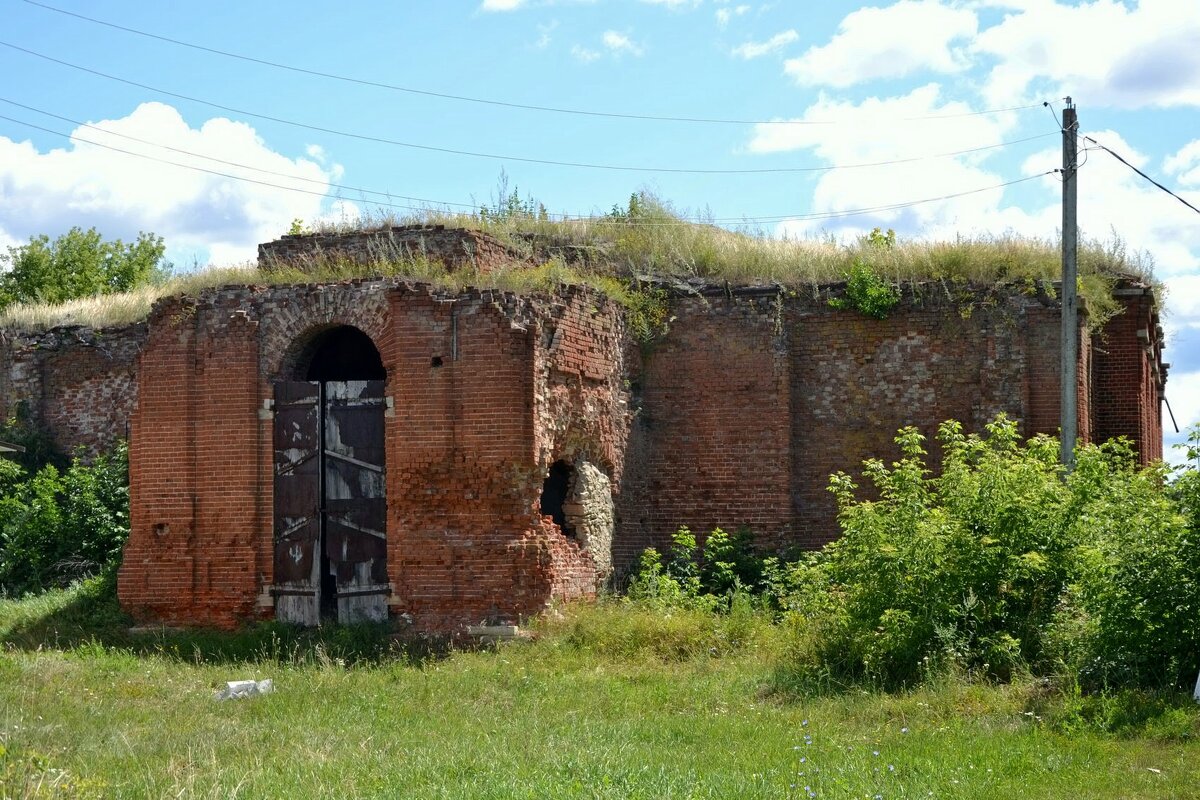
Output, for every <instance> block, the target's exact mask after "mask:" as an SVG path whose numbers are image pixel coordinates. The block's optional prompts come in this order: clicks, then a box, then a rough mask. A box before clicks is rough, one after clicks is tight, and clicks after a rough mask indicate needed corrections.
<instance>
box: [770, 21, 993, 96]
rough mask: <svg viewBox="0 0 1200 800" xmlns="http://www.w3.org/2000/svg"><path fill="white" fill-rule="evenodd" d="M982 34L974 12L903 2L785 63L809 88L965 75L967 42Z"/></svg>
mask: <svg viewBox="0 0 1200 800" xmlns="http://www.w3.org/2000/svg"><path fill="white" fill-rule="evenodd" d="M977 29H978V20H977V19H976V16H975V14H974V12H972V11H970V10H968V9H965V8H958V7H955V6H952V5H948V4H943V3H941V2H938V0H901V2H899V3H896V4H894V5H891V6H888V7H886V8H874V7H871V8H863V9H860V10H858V11H855V12H853V13H851V14H849V15H848V16H847V17H846V18H845V19H843V20H842V22H841V24H840V25H839V26H838V32H837V34H836V35H835V36H834V37H833V38H832V39H831V40H830V41H829V43H828V44H825V45H821V46H819V47H812V48H810V49H809V50H808V51H806V52H805V53H804V54H803V55H801V56H800V57H798V58H792V59H788V60H787V61H786V62H785V63H784V70H785V72H786V73H787V74H788V75H790V76H791V77H792V78H793V79H794V80H795V81H796V82H797V83H799V84H801V85H805V86H833V87H837V88H845V87H847V86H853V85H855V84H858V83H862V82H864V81H870V80H876V79H880V78H901V77H904V76H906V75H910V74H913V73H916V72H919V71H922V70H929V71H933V72H939V73H956V72H961V71H962V70H964V69H966V68H967V67H968V66H969V58H968V56H967V53H966V51H965V49H964V48H965V47H966V44H967V42H966V41H965V40H969V39H970V38H971V37H973V36H974V35H975V33H976V31H977Z"/></svg>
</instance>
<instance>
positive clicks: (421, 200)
mask: <svg viewBox="0 0 1200 800" xmlns="http://www.w3.org/2000/svg"><path fill="white" fill-rule="evenodd" d="M0 103H8V104H9V105H12V106H16V107H18V108H23V109H25V110H26V111H33V112H35V113H37V114H43V115H45V116H47V117H53V118H54V119H57V120H61V121H63V122H69V123H71V124H72V125H77V126H79V127H81V128H88V129H89V130H93V131H97V132H98V133H102V134H104V135H105V136H116V137H119V138H121V139H127V140H129V141H131V142H137V143H138V144H145V145H149V146H150V147H158V148H161V149H163V150H169V151H171V152H172V153H179V154H180V155H185V156H191V157H192V158H201V159H204V160H205V161H212V162H214V163H216V164H224V165H225V166H228V167H238V168H239V169H248V170H251V171H253V172H261V173H263V174H264V175H274V176H276V177H279V178H287V179H289V180H295V181H303V182H305V183H318V184H321V185H322V186H329V187H332V188H334V189H339V190H344V191H348V192H359V193H360V194H373V195H378V196H380V197H387V198H397V199H400V200H411V201H413V202H416V203H432V204H436V205H448V206H462V207H464V208H471V209H473V208H475V206H474V204H472V203H448V202H442V201H439V200H430V199H428V198H424V197H409V196H407V195H402V194H394V193H392V192H381V191H378V190H376V189H366V188H363V187H361V186H347V185H344V184H340V183H332V182H330V181H325V180H320V179H317V178H305V177H303V176H301V175H293V174H291V173H288V172H279V171H278V170H271V169H264V168H263V167H255V166H251V165H250V164H242V163H240V162H237V161H228V160H226V159H223V158H217V157H215V156H206V155H204V154H202V153H195V152H192V151H191V150H184V149H183V148H180V147H172V146H171V145H169V144H160V143H158V142H152V141H150V140H148V139H141V138H138V137H137V136H130V135H129V134H126V133H118V132H117V131H110V130H107V129H106V128H101V127H98V126H96V125H91V124H89V123H86V122H80V121H79V120H75V119H71V118H69V117H64V116H61V115H59V114H54V113H51V112H49V111H45V110H43V109H40V108H36V107H34V106H28V105H25V104H24V103H18V102H16V101H15V100H9V99H8V98H6V97H0ZM5 119H7V117H6V118H5ZM20 124H22V125H28V124H29V123H24V122H22V123H20ZM31 127H33V126H31ZM39 130H43V131H46V132H48V133H53V134H55V135H58V136H67V137H68V138H77V137H75V136H74V134H65V133H61V132H59V131H53V130H50V129H49V128H40V129H39ZM79 141H86V140H84V139H79ZM87 143H88V144H95V142H87ZM121 152H126V151H121ZM171 163H174V162H171Z"/></svg>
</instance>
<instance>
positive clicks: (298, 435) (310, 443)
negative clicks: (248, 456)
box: [274, 381, 321, 625]
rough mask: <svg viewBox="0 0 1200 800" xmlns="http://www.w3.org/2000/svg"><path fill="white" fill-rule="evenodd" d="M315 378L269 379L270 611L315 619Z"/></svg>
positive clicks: (287, 618) (302, 621) (284, 617)
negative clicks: (272, 485)
mask: <svg viewBox="0 0 1200 800" xmlns="http://www.w3.org/2000/svg"><path fill="white" fill-rule="evenodd" d="M320 431H321V391H320V384H317V383H310V382H307V381H287V382H284V383H277V384H275V437H274V438H275V515H274V516H275V589H274V593H275V616H276V617H277V618H278V619H279V620H280V621H282V622H293V623H296V624H298V625H316V624H317V623H318V622H320V620H321V594H320V592H321V548H320V544H321V508H320V501H321V439H320Z"/></svg>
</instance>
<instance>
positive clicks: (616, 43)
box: [600, 31, 644, 56]
mask: <svg viewBox="0 0 1200 800" xmlns="http://www.w3.org/2000/svg"><path fill="white" fill-rule="evenodd" d="M600 40H601V41H602V42H603V43H604V46H605V47H606V48H608V51H609V52H610V53H612V54H614V55H621V54H623V53H628V54H629V55H631V56H640V55H641V54H642V53H643V52H644V50H643V48H642V46H641V45H640V44H638V43H637V42H635V41H633V40H632V39H630V38H629V37H628V36H626V35H625V34H623V33H618V32H617V31H605V32H604V35H603V36H602V37H600Z"/></svg>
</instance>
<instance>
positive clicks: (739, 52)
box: [732, 29, 800, 60]
mask: <svg viewBox="0 0 1200 800" xmlns="http://www.w3.org/2000/svg"><path fill="white" fill-rule="evenodd" d="M799 38H800V34H798V33H796V31H794V30H791V29H789V30H786V31H782V32H780V33H777V34H775V35H774V36H772V37H771V38H770V39H767V40H766V41H765V42H746V43H745V44H742V45H739V46H738V47H735V48H733V50H732V53H733V55H735V56H738V57H739V58H744V59H746V60H749V59H752V58H758V57H759V56H765V55H767V54H768V53H773V52H775V51H776V50H779V49H781V48H783V47H787V46H788V45H789V44H791V43H792V42H795V41H797V40H798V39H799Z"/></svg>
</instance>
